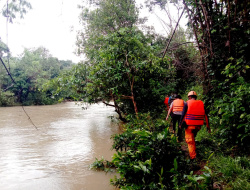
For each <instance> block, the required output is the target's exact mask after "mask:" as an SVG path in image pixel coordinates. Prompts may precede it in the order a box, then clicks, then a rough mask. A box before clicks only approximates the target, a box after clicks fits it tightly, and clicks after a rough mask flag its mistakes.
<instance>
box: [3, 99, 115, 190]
mask: <svg viewBox="0 0 250 190" xmlns="http://www.w3.org/2000/svg"><path fill="white" fill-rule="evenodd" d="M24 109H25V111H26V112H27V113H28V115H29V116H30V118H31V120H32V121H33V122H34V124H35V125H36V127H37V128H38V130H37V129H36V128H35V127H34V126H33V125H32V124H31V121H30V120H29V119H28V117H27V116H26V114H25V113H24V111H23V109H22V107H7V108H3V107H1V108H0V189H1V190H113V189H115V188H114V187H113V186H111V185H110V182H109V180H110V178H113V176H114V175H115V174H110V173H107V174H105V173H104V172H97V171H93V170H90V169H89V165H90V164H91V163H93V162H94V160H95V158H98V159H101V157H102V156H103V157H104V159H106V160H111V157H112V155H113V154H114V151H111V146H112V140H111V139H110V136H111V135H112V134H114V133H119V129H118V127H117V125H115V124H114V123H112V122H111V119H110V118H108V116H113V115H115V112H114V111H113V108H111V107H106V106H105V105H103V104H94V105H91V106H89V107H88V109H86V110H83V109H82V108H81V106H77V105H76V104H75V103H74V102H66V103H61V104H57V105H49V106H27V107H24Z"/></svg>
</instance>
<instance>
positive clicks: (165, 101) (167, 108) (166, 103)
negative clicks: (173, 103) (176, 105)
mask: <svg viewBox="0 0 250 190" xmlns="http://www.w3.org/2000/svg"><path fill="white" fill-rule="evenodd" d="M168 100H169V97H168V95H167V96H166V97H165V100H164V104H165V105H166V106H167V107H166V111H168V110H169V104H168Z"/></svg>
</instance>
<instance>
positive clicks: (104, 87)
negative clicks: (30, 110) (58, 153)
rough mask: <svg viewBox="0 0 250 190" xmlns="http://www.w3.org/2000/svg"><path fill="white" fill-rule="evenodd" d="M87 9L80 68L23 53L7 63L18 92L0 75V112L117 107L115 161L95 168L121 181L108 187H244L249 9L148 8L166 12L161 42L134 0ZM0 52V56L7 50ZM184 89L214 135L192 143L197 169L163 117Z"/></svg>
mask: <svg viewBox="0 0 250 190" xmlns="http://www.w3.org/2000/svg"><path fill="white" fill-rule="evenodd" d="M85 2H88V3H89V8H84V7H81V8H82V13H81V15H80V21H81V23H82V24H83V30H82V31H79V34H78V36H77V37H78V39H77V45H78V54H84V55H85V56H86V59H87V60H86V62H85V63H82V64H78V65H74V66H72V67H71V69H69V67H70V66H71V64H72V63H71V62H70V61H59V60H57V59H56V58H53V57H51V56H50V55H49V54H48V52H47V51H46V50H44V49H43V48H38V49H37V50H26V51H25V52H24V54H23V55H22V56H21V57H20V58H11V59H10V68H11V69H10V72H11V73H12V75H13V77H14V78H15V81H16V83H15V84H13V81H11V80H10V78H8V76H7V75H6V73H5V71H4V69H2V68H1V70H0V77H1V80H0V82H1V83H0V87H1V91H0V105H1V106H6V105H9V104H13V103H14V102H15V101H18V102H22V103H24V104H26V105H28V104H50V103H53V102H55V101H58V100H59V101H60V100H63V99H73V100H83V101H85V102H88V103H96V102H99V101H102V102H103V103H105V104H106V105H109V106H113V107H114V109H115V111H116V112H117V113H118V115H119V119H120V120H122V121H125V124H124V127H123V129H124V131H123V133H122V134H117V135H114V136H113V137H112V138H113V140H114V144H113V149H115V150H116V152H117V153H116V154H115V155H114V157H113V160H112V161H111V162H110V161H105V160H104V159H101V160H97V159H96V161H95V162H94V163H93V164H92V167H93V168H102V169H104V170H106V171H107V168H108V167H115V168H116V170H117V172H118V173H119V177H116V178H114V179H112V180H111V183H112V184H113V185H115V186H118V187H120V188H121V189H133V190H134V189H246V188H249V143H248V142H249V141H250V137H249V130H250V126H249V123H250V114H249V113H250V110H249V102H250V93H249V92H250V84H249V68H250V66H249V54H248V49H249V35H250V32H249V28H250V27H249V20H250V19H249V10H250V3H249V2H248V1H247V0H242V1H224V0H222V1H216V0H200V1H196V0H184V1H178V0H175V1H172V0H171V1H168V0H153V1H147V6H148V7H149V8H150V10H153V9H154V8H155V7H159V8H160V9H161V10H164V11H167V13H168V17H169V19H170V23H171V24H169V26H168V27H169V31H170V33H169V34H166V36H162V35H159V34H157V33H155V32H154V31H153V30H151V28H149V27H145V26H144V23H145V20H146V19H145V18H140V17H139V12H140V8H138V7H137V6H136V4H135V1H134V0H89V1H88V0H86V1H85ZM169 4H173V5H174V6H175V7H177V9H178V10H179V11H180V10H182V9H184V10H185V13H186V15H187V17H188V19H189V21H188V29H187V30H184V29H182V28H181V27H177V28H176V29H174V28H175V27H174V24H177V23H176V22H173V21H174V19H172V18H171V16H170V15H169V13H170V12H168V10H169V7H168V6H169ZM178 13H179V12H178ZM173 34H174V35H173ZM172 35H173V36H172ZM170 39H171V40H170ZM192 40H195V42H194V43H193V42H191V41H192ZM0 43H1V41H0ZM167 44H168V45H169V46H168V45H167ZM166 45H167V46H166ZM166 47H168V49H166ZM0 48H1V49H0V51H1V52H0V53H1V57H2V55H4V54H6V52H8V47H6V45H5V44H3V43H1V44H0ZM164 51H166V55H165V54H164V53H163V52H164ZM65 69H66V70H65ZM62 71H63V72H62ZM190 90H195V91H196V92H197V94H198V99H201V100H203V101H204V102H205V106H206V109H207V110H209V117H210V125H211V128H212V135H211V134H208V133H207V132H206V131H205V130H204V129H201V130H200V132H199V133H198V135H197V137H196V144H197V152H198V156H197V160H196V162H191V161H190V160H189V159H188V158H187V157H188V156H187V155H185V152H186V150H185V142H182V143H178V142H177V140H176V137H175V136H174V135H173V134H171V132H170V130H169V126H170V125H169V123H168V122H166V121H164V120H165V117H166V113H162V110H164V105H163V101H164V97H165V95H166V94H170V93H173V92H178V93H179V94H181V95H182V96H183V97H185V98H183V99H185V100H186V94H187V93H188V92H189V91H190Z"/></svg>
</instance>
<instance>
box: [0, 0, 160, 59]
mask: <svg viewBox="0 0 250 190" xmlns="http://www.w3.org/2000/svg"><path fill="white" fill-rule="evenodd" d="M138 1H139V2H143V1H144V0H138ZM81 2H82V1H81V0H30V3H31V4H32V9H31V10H30V11H29V12H28V13H27V14H26V15H25V18H24V19H21V20H18V21H15V22H14V23H13V24H8V38H7V34H6V28H7V27H6V18H4V17H2V16H0V26H1V30H0V37H1V39H2V41H3V42H5V43H8V45H9V47H10V50H11V52H12V55H14V56H17V55H19V54H21V53H22V52H23V49H24V48H37V47H39V46H43V47H45V48H47V49H48V50H49V51H50V53H51V54H52V56H54V57H57V58H59V59H61V60H72V61H73V62H76V63H77V62H78V61H80V58H79V57H77V56H76V55H74V53H73V52H74V50H75V41H76V31H77V29H79V28H80V26H79V18H78V16H79V14H80V10H79V9H78V8H77V5H78V4H81ZM1 3H3V2H1ZM159 16H160V15H159ZM150 21H151V22H153V23H157V22H159V21H158V19H157V18H156V17H154V16H153V17H151V20H150ZM157 26H158V30H161V28H162V26H161V25H160V24H158V25H157ZM157 26H156V27H157ZM7 39H8V40H7Z"/></svg>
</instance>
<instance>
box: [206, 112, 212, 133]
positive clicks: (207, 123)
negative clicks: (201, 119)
mask: <svg viewBox="0 0 250 190" xmlns="http://www.w3.org/2000/svg"><path fill="white" fill-rule="evenodd" d="M205 119H206V126H207V131H208V132H209V133H211V129H210V126H209V119H208V116H207V113H206V111H205Z"/></svg>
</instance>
